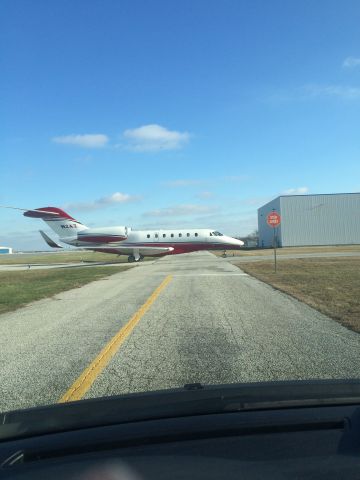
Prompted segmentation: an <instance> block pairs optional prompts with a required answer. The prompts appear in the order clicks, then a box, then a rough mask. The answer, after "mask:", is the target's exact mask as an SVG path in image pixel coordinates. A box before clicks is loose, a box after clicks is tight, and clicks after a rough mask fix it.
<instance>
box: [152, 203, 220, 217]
mask: <svg viewBox="0 0 360 480" xmlns="http://www.w3.org/2000/svg"><path fill="white" fill-rule="evenodd" d="M218 209H219V207H217V206H207V205H191V204H188V205H176V206H174V207H168V208H159V209H157V210H150V211H149V212H145V213H144V214H143V216H144V217H180V216H186V215H197V214H206V213H213V212H216V211H218Z"/></svg>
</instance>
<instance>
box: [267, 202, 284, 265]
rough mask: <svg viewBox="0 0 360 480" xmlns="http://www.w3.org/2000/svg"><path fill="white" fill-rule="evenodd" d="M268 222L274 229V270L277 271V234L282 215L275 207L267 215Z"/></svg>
mask: <svg viewBox="0 0 360 480" xmlns="http://www.w3.org/2000/svg"><path fill="white" fill-rule="evenodd" d="M266 222H267V224H268V225H269V227H271V228H272V229H273V247H274V271H275V273H276V270H277V265H276V242H277V235H276V227H278V226H279V225H280V223H281V217H280V215H279V214H278V213H277V212H276V211H275V208H273V210H272V212H270V213H268V214H267V216H266Z"/></svg>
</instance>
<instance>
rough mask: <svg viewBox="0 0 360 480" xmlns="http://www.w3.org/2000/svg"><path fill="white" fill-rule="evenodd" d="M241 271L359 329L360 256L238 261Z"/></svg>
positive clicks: (343, 323) (351, 327)
mask: <svg viewBox="0 0 360 480" xmlns="http://www.w3.org/2000/svg"><path fill="white" fill-rule="evenodd" d="M237 266H238V267H239V268H241V270H244V271H245V272H246V273H249V274H250V275H252V276H254V277H256V278H258V279H259V280H261V281H263V282H265V283H268V284H270V285H272V286H273V287H275V288H276V289H278V290H281V291H282V292H285V293H287V294H289V295H292V296H293V297H295V298H297V299H298V300H300V301H302V302H304V303H307V304H308V305H310V306H311V307H313V308H315V309H316V310H319V311H320V312H322V313H324V314H326V315H328V316H329V317H331V318H333V319H334V320H337V321H338V322H339V323H341V324H342V325H344V326H346V327H348V328H350V329H352V330H354V331H356V332H360V258H357V257H352V258H346V257H344V258H301V259H294V260H282V261H281V262H278V272H277V273H274V264H273V262H271V261H259V262H252V263H250V262H249V263H239V264H238V265H237Z"/></svg>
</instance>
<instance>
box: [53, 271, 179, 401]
mask: <svg viewBox="0 0 360 480" xmlns="http://www.w3.org/2000/svg"><path fill="white" fill-rule="evenodd" d="M171 279H172V276H171V275H168V276H167V277H166V278H165V279H164V280H163V281H162V282H161V283H160V285H159V286H158V287H157V288H156V290H154V291H153V293H152V294H151V296H150V297H149V298H148V299H147V300H146V302H145V303H144V305H143V306H142V307H140V308H139V310H138V311H137V312H136V313H135V314H134V315H133V316H132V317H131V319H130V320H129V321H128V323H127V324H126V325H124V326H123V327H122V328H121V329H120V330H119V331H118V333H117V334H116V335H115V336H114V337H113V338H112V339H111V340H110V341H109V342H108V343H107V344H106V345H105V347H104V348H103V349H102V350H101V352H100V353H99V355H98V356H97V357H96V358H95V359H94V360H93V361H92V362H91V363H90V365H89V366H88V367H87V368H86V369H85V370H84V371H83V372H82V374H81V375H80V376H79V377H78V378H77V380H75V382H74V383H73V384H72V385H71V387H70V388H69V390H68V391H67V392H66V393H65V394H64V395H63V396H62V397H61V398H60V400H59V403H64V402H73V401H75V400H80V399H81V398H82V397H83V396H84V395H85V393H86V392H87V391H88V390H89V389H90V387H91V385H92V384H93V383H94V382H95V380H96V378H97V377H98V376H99V375H100V373H101V372H102V371H103V370H104V368H105V367H106V365H107V364H108V363H109V362H110V360H111V358H112V357H113V356H114V355H115V353H116V352H117V351H118V350H119V348H120V346H121V345H122V344H123V343H124V341H125V340H126V338H127V337H128V336H129V335H130V333H131V332H132V331H133V330H134V328H135V327H136V325H137V324H138V323H139V322H140V320H141V318H142V317H143V315H144V314H145V313H146V312H147V311H148V310H149V308H150V307H151V305H152V304H153V303H154V302H155V300H156V299H157V297H158V296H159V295H160V293H161V291H162V290H163V289H164V288H165V287H166V286H167V285H168V284H169V283H170V282H171Z"/></svg>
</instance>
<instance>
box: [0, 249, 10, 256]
mask: <svg viewBox="0 0 360 480" xmlns="http://www.w3.org/2000/svg"><path fill="white" fill-rule="evenodd" d="M9 253H13V249H12V248H11V247H0V254H5V255H6V254H9Z"/></svg>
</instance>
